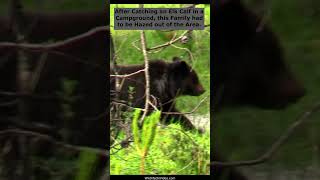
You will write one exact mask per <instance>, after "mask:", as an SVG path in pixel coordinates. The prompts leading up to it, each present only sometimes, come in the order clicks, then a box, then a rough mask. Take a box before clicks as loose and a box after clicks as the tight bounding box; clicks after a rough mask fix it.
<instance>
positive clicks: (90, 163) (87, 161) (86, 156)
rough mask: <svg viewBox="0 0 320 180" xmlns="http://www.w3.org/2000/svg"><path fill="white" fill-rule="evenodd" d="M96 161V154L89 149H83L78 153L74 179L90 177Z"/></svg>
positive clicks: (83, 179) (81, 179) (85, 179)
mask: <svg viewBox="0 0 320 180" xmlns="http://www.w3.org/2000/svg"><path fill="white" fill-rule="evenodd" d="M96 163H97V154H96V153H93V152H91V151H90V150H85V151H82V152H81V153H80V157H79V159H78V163H77V164H78V171H77V175H76V178H75V180H89V179H90V178H91V177H92V172H93V171H94V169H95V167H96Z"/></svg>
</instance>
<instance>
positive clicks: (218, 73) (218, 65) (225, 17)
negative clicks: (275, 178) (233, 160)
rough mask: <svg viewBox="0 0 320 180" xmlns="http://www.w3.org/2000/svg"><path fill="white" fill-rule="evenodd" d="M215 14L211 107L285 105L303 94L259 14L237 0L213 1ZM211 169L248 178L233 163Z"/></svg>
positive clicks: (217, 156) (234, 178)
mask: <svg viewBox="0 0 320 180" xmlns="http://www.w3.org/2000/svg"><path fill="white" fill-rule="evenodd" d="M213 18H214V28H213V33H214V38H213V46H214V52H213V63H211V64H212V68H211V69H212V72H213V74H212V76H213V78H212V79H213V81H214V91H213V96H212V102H214V103H213V104H214V105H216V106H215V107H214V109H215V110H217V109H218V110H222V109H223V107H225V106H248V105H249V106H254V107H260V108H265V109H283V108H285V107H287V106H288V105H290V104H292V103H295V102H296V101H297V100H298V99H299V98H301V97H302V96H303V95H304V93H305V89H304V88H303V86H302V85H301V84H300V83H299V81H298V80H297V79H296V78H295V77H294V75H293V74H292V72H291V70H290V68H289V67H288V65H287V63H286V62H285V54H284V50H283V47H282V46H281V43H280V40H279V39H278V37H277V35H276V34H275V33H274V32H273V31H272V29H271V28H270V27H269V26H268V25H267V24H265V23H264V21H263V20H262V17H259V16H258V15H256V14H255V13H253V12H252V11H251V10H249V9H248V8H247V7H246V6H245V5H244V3H242V2H241V1H240V0H222V1H217V2H216V4H215V6H214V9H213ZM211 124H215V122H214V121H212V122H211ZM213 127H216V126H213ZM211 130H212V131H213V132H214V131H215V130H214V128H212V129H211ZM216 136H219V135H214V137H216ZM215 144H216V141H213V143H212V145H211V148H212V150H211V152H212V157H213V160H214V161H224V159H225V158H223V155H221V152H219V150H218V149H219V147H217V146H216V145H215ZM212 167H213V166H212ZM211 172H212V175H213V179H228V180H240V179H241V180H242V179H247V178H246V177H245V176H243V175H242V174H241V172H239V171H238V170H237V169H235V168H232V167H231V168H230V167H214V168H212V169H211Z"/></svg>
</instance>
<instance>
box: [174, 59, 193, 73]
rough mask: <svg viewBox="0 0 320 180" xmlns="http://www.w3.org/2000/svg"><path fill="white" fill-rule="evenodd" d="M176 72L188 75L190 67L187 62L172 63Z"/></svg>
mask: <svg viewBox="0 0 320 180" xmlns="http://www.w3.org/2000/svg"><path fill="white" fill-rule="evenodd" d="M172 64H173V68H174V72H177V73H179V74H186V73H188V72H189V71H190V67H189V65H188V64H187V63H186V62H185V61H181V60H179V61H175V62H173V63H172Z"/></svg>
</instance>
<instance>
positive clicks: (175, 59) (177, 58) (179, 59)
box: [172, 56, 182, 62]
mask: <svg viewBox="0 0 320 180" xmlns="http://www.w3.org/2000/svg"><path fill="white" fill-rule="evenodd" d="M172 61H173V62H176V61H182V59H181V58H179V57H176V56H175V57H173V58H172Z"/></svg>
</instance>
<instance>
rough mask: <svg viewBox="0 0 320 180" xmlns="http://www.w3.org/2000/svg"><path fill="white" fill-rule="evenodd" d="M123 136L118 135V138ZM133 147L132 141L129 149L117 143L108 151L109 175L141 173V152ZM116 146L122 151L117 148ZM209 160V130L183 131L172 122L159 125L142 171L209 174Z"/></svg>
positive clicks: (134, 145) (148, 172) (157, 173)
mask: <svg viewBox="0 0 320 180" xmlns="http://www.w3.org/2000/svg"><path fill="white" fill-rule="evenodd" d="M137 120H138V119H137ZM134 121H135V120H134ZM133 131H134V130H133ZM134 136H135V135H134ZM122 138H123V137H120V136H119V139H122ZM136 146H137V145H136V141H135V142H134V143H133V144H132V145H131V146H129V147H128V148H125V149H121V147H120V146H119V147H115V148H114V149H112V150H111V154H112V156H111V160H110V163H111V164H110V172H111V174H113V175H116V174H133V175H138V174H140V168H141V161H140V160H141V154H140V152H139V151H137V148H136ZM118 148H120V149H121V150H119V151H118V150H117V149H118ZM209 161H210V136H209V133H208V132H207V133H205V134H202V135H200V134H195V133H192V132H185V131H184V130H183V129H182V128H181V126H180V125H179V124H171V125H169V126H167V127H166V128H158V130H157V132H156V136H155V137H154V140H153V143H152V146H150V149H149V150H148V156H147V157H146V158H145V174H155V175H166V174H177V175H179V174H180V175H183V174H186V175H196V174H209V173H210V172H209V166H208V164H209Z"/></svg>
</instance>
